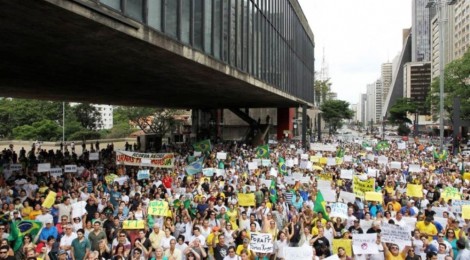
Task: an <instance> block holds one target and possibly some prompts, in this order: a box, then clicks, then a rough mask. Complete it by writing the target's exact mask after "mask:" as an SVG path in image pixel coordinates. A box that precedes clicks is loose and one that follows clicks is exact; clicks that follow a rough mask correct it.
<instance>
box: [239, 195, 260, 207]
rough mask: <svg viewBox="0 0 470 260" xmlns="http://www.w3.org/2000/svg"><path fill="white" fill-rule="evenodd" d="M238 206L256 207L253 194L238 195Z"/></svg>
mask: <svg viewBox="0 0 470 260" xmlns="http://www.w3.org/2000/svg"><path fill="white" fill-rule="evenodd" d="M238 205H240V206H256V201H255V194H254V193H247V194H245V193H238Z"/></svg>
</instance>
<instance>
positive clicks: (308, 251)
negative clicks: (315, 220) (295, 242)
mask: <svg viewBox="0 0 470 260" xmlns="http://www.w3.org/2000/svg"><path fill="white" fill-rule="evenodd" d="M282 258H284V259H295V260H311V259H312V258H313V248H312V247H311V246H308V245H307V243H305V244H304V245H303V246H301V247H290V246H288V247H284V257H282Z"/></svg>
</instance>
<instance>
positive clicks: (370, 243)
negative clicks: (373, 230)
mask: <svg viewBox="0 0 470 260" xmlns="http://www.w3.org/2000/svg"><path fill="white" fill-rule="evenodd" d="M376 241H377V234H353V239H352V242H353V250H354V254H356V255H362V254H378V253H379V248H378V246H377V243H376Z"/></svg>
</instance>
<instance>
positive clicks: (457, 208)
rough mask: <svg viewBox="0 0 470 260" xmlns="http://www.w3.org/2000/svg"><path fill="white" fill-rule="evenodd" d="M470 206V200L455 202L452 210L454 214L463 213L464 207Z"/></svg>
mask: <svg viewBox="0 0 470 260" xmlns="http://www.w3.org/2000/svg"><path fill="white" fill-rule="evenodd" d="M463 205H470V200H453V201H452V207H451V210H452V212H453V213H459V214H460V213H462V206H463Z"/></svg>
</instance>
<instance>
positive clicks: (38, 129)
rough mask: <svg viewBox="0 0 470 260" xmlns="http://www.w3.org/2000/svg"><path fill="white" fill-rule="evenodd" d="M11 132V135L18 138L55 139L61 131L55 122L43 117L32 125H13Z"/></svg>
mask: <svg viewBox="0 0 470 260" xmlns="http://www.w3.org/2000/svg"><path fill="white" fill-rule="evenodd" d="M13 133H14V135H13V137H14V138H15V139H20V140H41V141H55V140H57V139H58V138H59V136H60V135H61V133H62V132H61V130H60V127H59V125H58V124H57V123H55V122H53V121H51V120H48V119H43V120H41V121H39V122H34V123H33V125H32V126H29V125H23V126H18V127H15V128H14V129H13Z"/></svg>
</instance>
